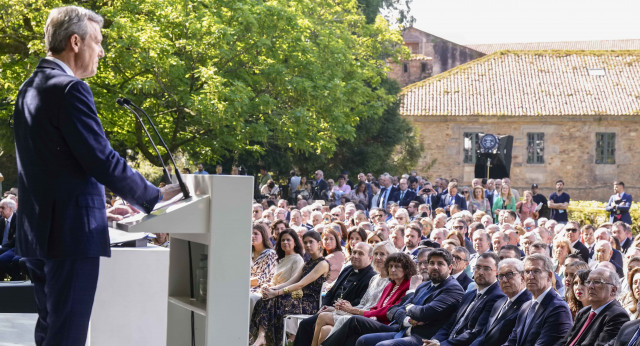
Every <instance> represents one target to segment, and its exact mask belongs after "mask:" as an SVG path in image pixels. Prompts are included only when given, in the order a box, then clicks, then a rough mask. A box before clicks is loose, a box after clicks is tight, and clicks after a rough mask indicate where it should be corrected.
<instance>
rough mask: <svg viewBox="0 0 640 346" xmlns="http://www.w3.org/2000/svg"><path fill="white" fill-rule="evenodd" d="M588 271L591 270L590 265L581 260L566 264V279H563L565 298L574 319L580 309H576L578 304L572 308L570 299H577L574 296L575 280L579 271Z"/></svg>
mask: <svg viewBox="0 0 640 346" xmlns="http://www.w3.org/2000/svg"><path fill="white" fill-rule="evenodd" d="M567 262H568V261H567ZM588 269H589V265H588V264H586V263H585V262H582V261H580V260H577V261H572V262H568V263H566V264H565V268H564V278H563V282H564V288H565V294H564V296H565V301H566V302H567V303H569V309H571V313H572V314H573V316H574V317H575V314H576V313H577V312H578V311H579V310H580V309H575V307H576V304H573V306H572V304H571V302H570V298H569V297H572V299H575V295H574V294H573V279H574V277H575V275H576V273H577V272H578V271H580V270H588Z"/></svg>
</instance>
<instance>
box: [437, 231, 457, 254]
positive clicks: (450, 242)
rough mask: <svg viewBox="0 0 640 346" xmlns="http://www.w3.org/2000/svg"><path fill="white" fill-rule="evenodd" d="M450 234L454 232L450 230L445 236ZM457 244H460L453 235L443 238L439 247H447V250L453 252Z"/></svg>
mask: <svg viewBox="0 0 640 346" xmlns="http://www.w3.org/2000/svg"><path fill="white" fill-rule="evenodd" d="M452 234H455V233H453V232H452V233H450V234H449V235H448V236H447V237H448V238H449V237H451V235H452ZM458 246H460V242H459V241H458V239H456V238H455V237H451V238H449V239H445V240H444V241H443V242H442V246H441V248H443V249H447V251H449V252H453V250H455V248H457V247H458Z"/></svg>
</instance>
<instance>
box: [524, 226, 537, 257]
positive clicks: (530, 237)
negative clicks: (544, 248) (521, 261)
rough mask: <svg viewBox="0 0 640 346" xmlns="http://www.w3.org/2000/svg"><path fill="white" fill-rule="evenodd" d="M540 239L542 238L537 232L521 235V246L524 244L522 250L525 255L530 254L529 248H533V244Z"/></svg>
mask: <svg viewBox="0 0 640 346" xmlns="http://www.w3.org/2000/svg"><path fill="white" fill-rule="evenodd" d="M539 240H540V238H539V237H538V235H537V234H536V233H535V232H527V233H525V234H523V235H521V236H520V246H522V251H523V252H524V255H525V256H529V255H530V252H529V250H531V245H533V243H535V242H537V241H539Z"/></svg>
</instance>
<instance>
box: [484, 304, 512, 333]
mask: <svg viewBox="0 0 640 346" xmlns="http://www.w3.org/2000/svg"><path fill="white" fill-rule="evenodd" d="M510 305H511V303H510V302H509V300H508V299H507V301H506V302H505V303H504V304H503V305H502V307H501V308H500V310H499V311H498V314H497V315H496V317H495V318H494V319H493V321H491V323H489V327H491V326H492V325H493V323H494V322H495V321H497V320H498V319H499V318H500V316H502V313H503V312H505V311H507V309H509V306H510Z"/></svg>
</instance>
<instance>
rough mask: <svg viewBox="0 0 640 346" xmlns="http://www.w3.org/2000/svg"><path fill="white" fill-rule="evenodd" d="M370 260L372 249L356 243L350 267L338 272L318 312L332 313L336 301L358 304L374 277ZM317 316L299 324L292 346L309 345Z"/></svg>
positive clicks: (365, 244) (369, 246) (366, 245)
mask: <svg viewBox="0 0 640 346" xmlns="http://www.w3.org/2000/svg"><path fill="white" fill-rule="evenodd" d="M372 260H373V247H371V245H369V244H367V243H365V242H361V243H357V244H356V245H355V246H354V247H353V250H352V251H351V265H350V266H347V267H345V268H344V269H343V270H342V271H341V272H340V275H338V278H337V279H336V281H335V283H334V284H333V286H332V287H331V289H330V290H329V292H327V294H326V295H325V296H324V298H322V304H323V307H322V308H320V312H324V311H329V312H330V311H334V310H335V309H334V308H333V305H334V304H335V303H336V301H337V300H338V299H342V300H346V301H348V302H349V303H351V306H356V305H358V304H360V299H361V298H362V296H364V293H365V292H366V291H367V289H368V288H369V281H371V278H372V277H373V276H374V275H376V272H375V271H374V270H373V267H371V261H372ZM320 312H319V313H320ZM319 313H318V314H319ZM318 314H315V315H313V316H311V317H309V318H305V319H304V320H302V321H301V322H300V324H299V325H298V332H297V333H296V339H295V341H294V342H293V344H294V345H296V346H298V345H300V346H302V345H311V342H312V341H313V333H314V331H315V327H316V321H317V320H318Z"/></svg>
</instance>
